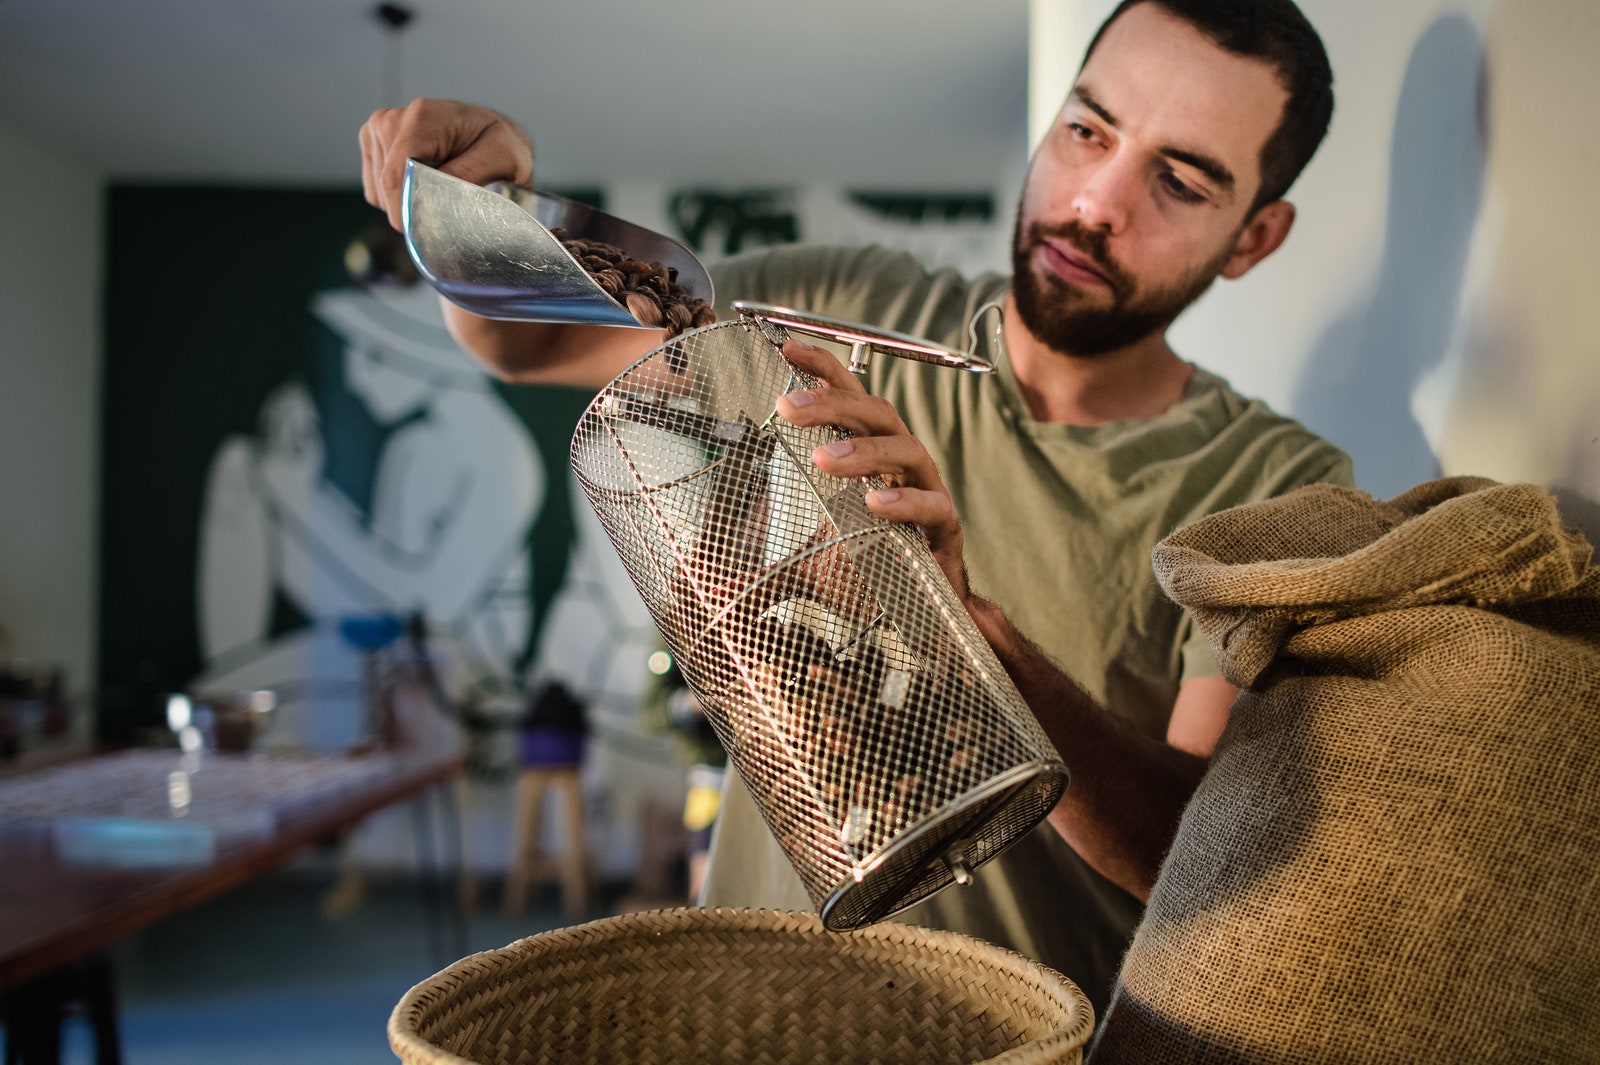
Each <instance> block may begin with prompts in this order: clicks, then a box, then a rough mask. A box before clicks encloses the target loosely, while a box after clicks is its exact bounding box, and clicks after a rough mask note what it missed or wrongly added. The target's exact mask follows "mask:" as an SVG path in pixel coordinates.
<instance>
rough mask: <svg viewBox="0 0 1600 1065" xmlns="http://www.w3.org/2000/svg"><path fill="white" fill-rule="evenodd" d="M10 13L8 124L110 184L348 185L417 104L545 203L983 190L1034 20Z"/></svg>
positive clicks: (910, 9) (934, 5)
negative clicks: (717, 194)
mask: <svg viewBox="0 0 1600 1065" xmlns="http://www.w3.org/2000/svg"><path fill="white" fill-rule="evenodd" d="M405 6H407V7H408V8H409V9H410V10H411V11H412V13H413V14H414V18H413V20H412V21H411V23H410V24H409V25H408V26H406V27H405V28H404V29H403V30H401V31H398V32H397V31H394V30H391V29H388V28H387V27H386V26H385V25H384V24H383V23H382V22H380V21H379V19H378V18H377V17H376V15H375V13H374V9H375V7H376V2H375V0H0V122H4V123H5V124H7V125H8V126H10V127H12V128H14V129H16V130H17V131H19V132H21V133H23V134H25V135H27V136H29V137H30V138H31V139H34V140H36V141H39V142H41V143H43V144H46V145H48V146H50V147H52V148H54V149H56V150H58V151H61V152H63V153H66V154H68V155H69V156H71V157H74V158H76V159H78V160H81V161H83V162H85V163H86V164H88V165H90V166H92V167H94V168H96V169H98V170H101V171H103V172H104V173H106V174H107V175H108V176H109V177H110V178H112V179H113V180H132V181H168V180H176V181H182V182H208V183H226V184H249V185H263V184H270V185H277V184H308V185H339V184H350V183H355V182H358V181H359V180H360V169H359V154H358V148H357V142H356V131H357V129H358V128H359V126H360V125H361V123H362V121H364V120H365V118H366V117H367V115H368V114H369V113H370V112H371V111H372V110H373V109H374V108H375V107H378V106H380V105H388V104H394V103H397V102H403V101H404V100H405V99H409V98H410V97H412V96H419V95H425V96H444V97H452V98H457V99H466V100H473V101H477V102H481V103H487V104H490V105H492V106H494V107H495V108H497V109H498V110H501V111H504V112H506V113H507V114H509V115H511V116H512V117H514V118H516V119H517V120H518V121H520V122H521V123H522V124H523V125H524V126H525V127H526V128H528V129H529V130H530V131H531V132H532V133H533V135H534V139H535V143H536V145H537V150H538V160H539V163H538V175H539V179H540V181H541V182H544V183H571V182H583V181H616V180H628V179H644V180H665V181H675V180H692V181H697V182H712V183H725V184H729V185H734V184H761V183H782V182H796V181H802V182H803V181H816V182H830V183H834V184H839V185H850V186H856V187H892V188H929V189H937V188H957V187H975V186H989V185H992V184H993V183H994V181H995V179H996V177H997V175H1006V174H1010V173H1012V172H1013V171H1014V170H1015V160H1014V159H1013V158H1012V156H1014V155H1018V154H1020V153H1021V152H1022V150H1023V148H1022V146H1023V145H1024V144H1025V143H1026V134H1025V114H1024V111H1025V106H1026V98H1027V85H1026V82H1027V70H1026V67H1027V23H1028V18H1027V0H994V2H991V3H987V4H974V3H971V2H966V0H808V2H807V3H805V4H804V6H803V8H802V5H800V4H793V5H790V4H786V3H775V2H769V0H747V2H744V3H739V2H735V0H655V2H648V0H620V2H610V0H588V2H581V0H580V2H570V3H556V2H553V0H405Z"/></svg>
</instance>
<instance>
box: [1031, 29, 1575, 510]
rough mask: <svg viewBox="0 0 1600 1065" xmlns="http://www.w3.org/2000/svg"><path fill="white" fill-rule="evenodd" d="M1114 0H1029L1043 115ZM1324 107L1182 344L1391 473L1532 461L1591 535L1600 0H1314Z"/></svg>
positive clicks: (1402, 475) (1361, 475)
mask: <svg viewBox="0 0 1600 1065" xmlns="http://www.w3.org/2000/svg"><path fill="white" fill-rule="evenodd" d="M1113 6H1114V5H1113V3H1112V2H1111V0H1031V12H1032V37H1033V40H1032V46H1031V55H1032V69H1031V72H1030V93H1029V104H1030V116H1029V127H1030V130H1031V132H1032V134H1033V136H1034V137H1035V138H1037V136H1038V135H1039V134H1040V133H1041V132H1042V131H1043V129H1046V128H1048V123H1049V121H1050V119H1051V118H1052V117H1053V115H1054V111H1055V109H1056V107H1058V106H1059V103H1060V101H1061V99H1062V98H1063V97H1064V95H1065V93H1066V91H1067V89H1068V88H1070V85H1071V81H1072V78H1073V77H1074V76H1075V74H1076V72H1077V67H1078V64H1079V61H1080V59H1081V57H1082V53H1083V48H1084V46H1085V45H1086V44H1087V42H1088V39H1089V36H1090V35H1091V34H1092V32H1093V30H1094V28H1095V27H1096V26H1097V25H1098V24H1099V23H1100V21H1101V20H1102V19H1103V18H1104V17H1105V15H1107V14H1108V13H1109V12H1110V10H1111V8H1112V7H1113ZM1301 7H1302V9H1303V10H1304V11H1305V12H1306V14H1307V16H1308V17H1309V18H1310V19H1311V21H1312V23H1313V24H1314V25H1315V26H1316V27H1317V29H1318V30H1319V32H1320V33H1321V34H1322V36H1323V40H1324V42H1325V43H1326V45H1327V48H1328V53H1329V57H1330V59H1331V61H1332V63H1333V68H1334V78H1335V94H1336V99H1337V104H1336V108H1335V114H1334V120H1333V125H1332V128H1331V129H1330V131H1329V135H1328V139H1327V140H1326V141H1325V142H1324V144H1323V146H1322V148H1321V150H1320V151H1319V152H1318V155H1317V157H1316V158H1315V159H1314V160H1313V161H1312V163H1311V165H1310V166H1309V167H1308V168H1307V170H1306V172H1305V174H1304V175H1303V176H1302V177H1301V179H1300V182H1299V183H1298V184H1297V185H1296V186H1295V188H1294V189H1293V190H1292V191H1291V193H1290V196H1289V199H1290V200H1291V201H1292V202H1294V203H1295V204H1296V206H1297V207H1298V208H1299V217H1298V219H1297V221H1296V225H1295V229H1294V232H1293V233H1292V234H1291V235H1290V237H1289V240H1288V242H1287V243H1286V244H1285V246H1284V247H1283V248H1282V249H1281V250H1280V251H1279V252H1278V253H1277V254H1276V255H1274V256H1273V257H1272V258H1271V259H1269V260H1267V261H1266V262H1264V263H1263V264H1262V265H1261V266H1259V267H1257V268H1256V270H1255V271H1254V272H1252V273H1251V274H1250V275H1248V276H1247V277H1245V278H1243V279H1242V280H1240V281H1237V282H1233V283H1219V284H1218V285H1216V286H1214V287H1213V289H1212V291H1211V292H1209V293H1207V295H1206V296H1205V297H1204V298H1203V299H1202V300H1201V301H1200V303H1199V304H1197V305H1196V306H1195V307H1194V308H1193V309H1192V310H1191V311H1190V312H1188V313H1187V314H1186V315H1185V316H1184V317H1183V318H1181V319H1180V320H1179V322H1178V324H1177V326H1176V327H1175V329H1174V331H1173V333H1172V338H1173V342H1174V346H1175V347H1177V348H1178V350H1179V351H1180V353H1182V354H1183V355H1185V356H1186V357H1188V358H1190V359H1193V360H1194V361H1197V362H1199V363H1201V364H1203V365H1205V366H1207V367H1209V368H1211V369H1214V370H1216V371H1218V372H1220V373H1222V374H1223V375H1225V376H1227V377H1229V378H1230V379H1231V380H1232V381H1233V383H1234V384H1235V385H1236V386H1238V387H1239V388H1240V389H1241V390H1242V391H1245V392H1247V393H1250V394H1254V395H1258V396H1261V397H1262V398H1264V399H1266V400H1268V401H1269V402H1270V403H1272V404H1273V405H1274V406H1276V407H1277V408H1278V409H1280V410H1282V411H1285V412H1286V413H1290V414H1293V415H1295V416H1297V417H1299V418H1301V419H1302V420H1304V421H1306V422H1307V423H1308V424H1309V425H1311V426H1312V428H1314V429H1316V430H1318V431H1319V432H1321V433H1323V434H1324V435H1325V436H1328V437H1329V438H1331V439H1332V440H1333V441H1334V442H1335V443H1338V444H1339V445H1340V446H1342V447H1344V448H1345V449H1346V450H1348V451H1350V452H1351V454H1352V456H1353V457H1354V458H1355V460H1356V474H1357V478H1358V480H1359V481H1360V483H1361V485H1362V487H1364V488H1366V489H1367V490H1368V491H1370V492H1372V493H1373V494H1374V495H1378V496H1388V495H1392V494H1394V493H1396V492H1398V491H1400V490H1403V489H1404V488H1407V487H1409V486H1410V485H1412V484H1415V483H1417V482H1418V481H1421V480H1425V479H1427V478H1428V477H1430V476H1434V475H1437V474H1438V473H1441V472H1442V473H1445V474H1465V473H1475V474H1482V475H1485V476H1490V477H1495V478H1497V479H1499V480H1507V481H1511V480H1528V481H1534V482H1537V483H1541V484H1545V485H1547V486H1549V487H1551V488H1555V489H1557V490H1558V491H1559V492H1560V493H1561V494H1563V495H1564V498H1565V501H1566V503H1567V515H1568V517H1569V519H1570V520H1573V521H1575V522H1577V523H1579V524H1582V525H1583V526H1584V527H1585V528H1586V530H1587V531H1588V532H1589V533H1590V535H1591V538H1592V539H1597V540H1600V522H1596V521H1595V520H1594V517H1595V514H1596V513H1597V512H1600V507H1596V506H1595V505H1594V503H1593V501H1594V500H1596V499H1600V374H1596V373H1595V372H1594V367H1595V366H1596V363H1597V358H1596V356H1597V355H1600V300H1597V299H1596V298H1595V297H1594V296H1593V295H1592V289H1593V287H1594V283H1595V280H1596V279H1597V278H1600V205H1597V204H1596V201H1595V199H1594V198H1593V196H1591V195H1589V190H1588V188H1587V185H1588V182H1589V175H1590V174H1591V173H1592V171H1593V168H1594V164H1595V162H1596V160H1597V159H1600V126H1597V125H1596V124H1595V123H1594V121H1593V119H1592V116H1591V113H1590V112H1591V109H1592V105H1593V101H1594V100H1596V99H1600V66H1597V65H1596V64H1595V63H1594V62H1593V59H1594V57H1595V56H1596V55H1600V5H1596V4H1595V3H1594V2H1593V0H1498V2H1496V0H1466V2H1456V3H1448V2H1444V0H1381V2H1380V0H1303V2H1302V4H1301Z"/></svg>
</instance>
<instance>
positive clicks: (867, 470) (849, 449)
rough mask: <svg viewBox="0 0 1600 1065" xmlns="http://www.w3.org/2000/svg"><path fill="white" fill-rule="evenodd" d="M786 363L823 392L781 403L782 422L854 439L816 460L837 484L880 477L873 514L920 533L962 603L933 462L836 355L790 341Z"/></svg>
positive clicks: (948, 508) (829, 447) (947, 507)
mask: <svg viewBox="0 0 1600 1065" xmlns="http://www.w3.org/2000/svg"><path fill="white" fill-rule="evenodd" d="M783 356H784V358H786V359H788V360H789V361H790V362H791V363H792V364H794V365H795V366H796V367H797V368H799V369H801V370H804V371H805V372H806V373H808V374H810V375H811V376H812V377H815V378H816V379H817V380H818V381H820V382H821V386H820V387H818V388H815V389H811V390H809V391H804V392H790V393H788V394H787V395H784V396H780V397H779V399H778V403H777V407H778V413H779V415H781V416H782V417H783V419H784V420H785V421H787V422H789V423H790V424H791V425H799V426H817V425H837V426H839V427H840V428H841V429H847V430H849V431H850V432H852V433H854V434H855V436H854V437H853V438H852V439H848V440H841V441H838V442H836V443H832V444H825V445H823V446H822V447H819V448H817V449H815V450H814V451H812V453H811V461H812V462H813V463H814V464H815V465H816V467H817V468H818V469H820V470H822V471H823V472H824V473H827V474H831V475H833V476H835V477H846V478H849V477H870V476H873V475H874V474H875V475H877V476H879V477H881V478H882V479H883V481H884V484H885V485H886V487H885V488H882V489H878V490H876V491H872V492H868V493H867V496H866V503H867V507H868V509H870V510H871V511H872V512H873V513H874V514H877V515H878V516H880V517H883V518H888V519H889V520H891V521H909V522H914V523H915V524H917V525H919V526H921V527H922V530H923V532H925V533H926V534H927V536H928V543H929V546H931V547H932V548H933V555H934V558H935V559H937V560H938V563H939V567H940V568H941V569H942V570H944V573H945V576H946V577H947V578H949V580H950V584H951V586H952V587H954V588H955V590H956V594H957V595H959V596H960V597H961V599H962V601H963V602H965V601H966V600H967V598H968V595H969V591H968V588H967V577H966V567H965V565H964V564H963V562H962V557H961V553H962V544H963V539H962V532H961V520H960V519H959V518H958V517H957V516H956V508H955V503H954V502H953V501H952V500H951V498H950V492H949V490H948V489H946V488H945V486H944V480H943V479H942V478H941V477H940V476H939V468H938V467H937V466H936V465H934V461H933V456H932V455H929V454H928V450H927V449H926V448H925V447H923V446H922V444H921V443H920V442H918V440H917V438H916V437H914V436H912V435H911V430H910V429H908V428H907V427H906V423H905V422H904V421H903V420H902V419H901V417H900V415H899V413H898V412H896V411H895V409H894V407H892V406H890V405H889V403H888V401H886V400H883V399H880V398H878V397H877V396H873V395H870V394H868V392H867V390H866V388H865V387H864V386H863V385H862V384H861V382H860V381H859V380H857V379H856V377H855V375H854V374H852V373H851V372H850V371H849V370H847V369H846V368H845V367H844V364H843V363H841V362H840V361H839V360H838V359H837V358H836V357H835V356H834V355H833V354H832V353H831V352H829V351H827V350H825V349H823V348H819V347H814V346H812V345H810V344H803V343H801V342H800V341H798V340H794V339H792V338H791V339H790V340H789V341H787V342H786V343H785V344H784V346H783Z"/></svg>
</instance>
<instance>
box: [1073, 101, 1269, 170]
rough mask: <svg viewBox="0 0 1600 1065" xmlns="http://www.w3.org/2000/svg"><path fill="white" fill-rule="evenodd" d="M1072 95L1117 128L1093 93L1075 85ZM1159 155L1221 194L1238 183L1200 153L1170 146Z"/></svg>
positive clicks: (1209, 158) (1113, 117) (1112, 118)
mask: <svg viewBox="0 0 1600 1065" xmlns="http://www.w3.org/2000/svg"><path fill="white" fill-rule="evenodd" d="M1072 95H1073V96H1074V97H1076V98H1077V100H1078V102H1079V103H1081V104H1083V106H1085V107H1087V108H1088V109H1089V110H1091V111H1093V112H1094V113H1095V114H1097V115H1099V116H1100V120H1101V121H1103V122H1104V123H1105V124H1106V125H1108V126H1110V127H1111V128H1112V129H1116V128H1117V119H1116V116H1115V115H1113V114H1112V113H1111V112H1110V111H1109V110H1107V109H1106V106H1105V104H1102V103H1101V102H1100V101H1099V100H1096V99H1095V98H1094V93H1092V92H1090V91H1089V90H1088V89H1086V88H1084V87H1083V86H1082V85H1075V86H1073V89H1072ZM1161 154H1162V155H1164V156H1166V157H1167V158H1168V159H1175V160H1177V161H1178V162H1180V163H1183V164H1185V165H1186V166H1192V167H1194V168H1195V169H1196V170H1198V171H1200V173H1202V174H1204V175H1205V176H1206V177H1208V178H1210V179H1211V180H1212V181H1213V182H1214V183H1216V185H1217V186H1218V187H1219V188H1220V189H1221V190H1222V191H1223V192H1227V193H1231V192H1233V190H1234V186H1236V185H1237V184H1238V181H1236V180H1235V179H1234V176H1233V171H1232V170H1229V169H1228V168H1227V167H1226V166H1225V165H1223V162H1222V160H1220V159H1217V158H1214V157H1212V156H1209V155H1205V154H1203V153H1201V152H1195V151H1190V150H1189V149H1187V148H1177V147H1173V146H1171V145H1168V146H1166V147H1163V148H1162V149H1161Z"/></svg>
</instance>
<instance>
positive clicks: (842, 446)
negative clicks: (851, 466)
mask: <svg viewBox="0 0 1600 1065" xmlns="http://www.w3.org/2000/svg"><path fill="white" fill-rule="evenodd" d="M855 449H856V446H855V445H854V444H852V443H851V442H850V441H848V440H835V441H834V442H833V443H831V444H823V445H822V450H824V451H826V452H827V453H828V454H830V455H832V456H833V457H834V458H836V459H842V458H844V457H845V456H846V455H848V454H850V452H852V451H854V450H855Z"/></svg>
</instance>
